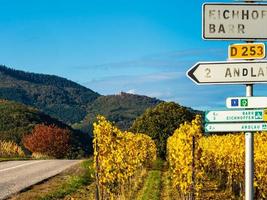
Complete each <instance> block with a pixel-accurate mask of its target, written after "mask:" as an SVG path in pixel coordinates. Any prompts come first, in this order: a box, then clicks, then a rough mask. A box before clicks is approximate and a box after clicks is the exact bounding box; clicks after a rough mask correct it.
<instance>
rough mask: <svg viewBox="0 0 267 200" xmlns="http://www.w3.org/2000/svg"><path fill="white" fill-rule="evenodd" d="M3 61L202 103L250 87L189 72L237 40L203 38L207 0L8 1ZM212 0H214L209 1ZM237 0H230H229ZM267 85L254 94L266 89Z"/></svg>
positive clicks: (0, 16) (103, 88) (110, 88)
mask: <svg viewBox="0 0 267 200" xmlns="http://www.w3.org/2000/svg"><path fill="white" fill-rule="evenodd" d="M0 2H1V12H0V24H1V31H0V44H1V48H0V63H1V64H4V65H6V66H9V67H12V68H15V69H20V70H25V71H30V72H36V73H45V74H55V75H58V76H62V77H66V78H68V79H70V80H73V81H76V82H78V83H80V84H82V85H84V86H86V87H88V88H90V89H93V90H95V91H97V92H99V93H100V94H103V95H106V94H116V93H119V92H120V91H124V92H130V93H136V94H142V95H148V96H151V97H157V98H159V99H162V100H166V101H175V102H177V103H180V104H182V105H185V106H190V107H193V108H196V109H210V108H224V107H225V98H226V97H228V96H240V95H244V94H245V86H242V85H234V86H229V85H228V86H222V85H220V86H197V85H195V84H194V83H193V82H192V81H191V80H189V79H188V78H187V77H186V75H185V74H186V71H187V70H188V69H189V68H190V67H191V66H192V65H194V64H195V63H196V62H198V61H223V60H226V59H227V48H228V45H229V44H231V42H222V41H204V40H202V38H201V6H202V4H203V3H204V1H201V0H187V1H181V0H175V1H174V0H169V1H164V0H90V1H86V0H38V1H36V0H24V1H21V0H1V1H0ZM205 2H211V1H205ZM228 2H231V1H228ZM265 87H266V86H264V85H262V86H258V85H257V86H255V92H254V93H255V95H266V92H265Z"/></svg>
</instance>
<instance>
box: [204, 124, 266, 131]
mask: <svg viewBox="0 0 267 200" xmlns="http://www.w3.org/2000/svg"><path fill="white" fill-rule="evenodd" d="M246 131H249V132H251V131H254V132H256V131H267V123H217V124H216V123H207V124H205V132H246Z"/></svg>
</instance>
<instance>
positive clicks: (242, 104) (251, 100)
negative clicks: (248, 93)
mask: <svg viewBox="0 0 267 200" xmlns="http://www.w3.org/2000/svg"><path fill="white" fill-rule="evenodd" d="M226 107H227V108H267V97H229V98H227V99H226Z"/></svg>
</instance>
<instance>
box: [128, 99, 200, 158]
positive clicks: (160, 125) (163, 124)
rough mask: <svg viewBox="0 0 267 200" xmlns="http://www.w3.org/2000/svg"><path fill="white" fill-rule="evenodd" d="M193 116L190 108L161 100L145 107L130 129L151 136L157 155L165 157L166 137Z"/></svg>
mask: <svg viewBox="0 0 267 200" xmlns="http://www.w3.org/2000/svg"><path fill="white" fill-rule="evenodd" d="M194 116H195V113H194V112H192V110H189V109H188V108H186V107H183V106H180V105H179V104H176V103H174V102H162V103H160V104H158V105H157V106H156V107H154V108H149V109H147V110H146V111H145V112H144V114H143V115H141V116H140V117H138V118H136V120H135V121H134V123H133V125H132V127H131V131H133V132H138V133H145V134H147V135H149V136H150V137H152V139H153V140H154V141H155V143H156V145H157V153H158V156H159V157H161V158H163V159H165V156H166V142H167V138H168V137H169V136H171V135H172V134H173V133H174V130H175V129H177V128H178V127H179V126H180V124H182V123H184V122H185V121H191V120H192V119H193V118H194Z"/></svg>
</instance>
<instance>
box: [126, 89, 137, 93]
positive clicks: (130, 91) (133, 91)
mask: <svg viewBox="0 0 267 200" xmlns="http://www.w3.org/2000/svg"><path fill="white" fill-rule="evenodd" d="M126 93H129V94H137V92H136V89H130V90H128V91H127V92H126Z"/></svg>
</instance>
